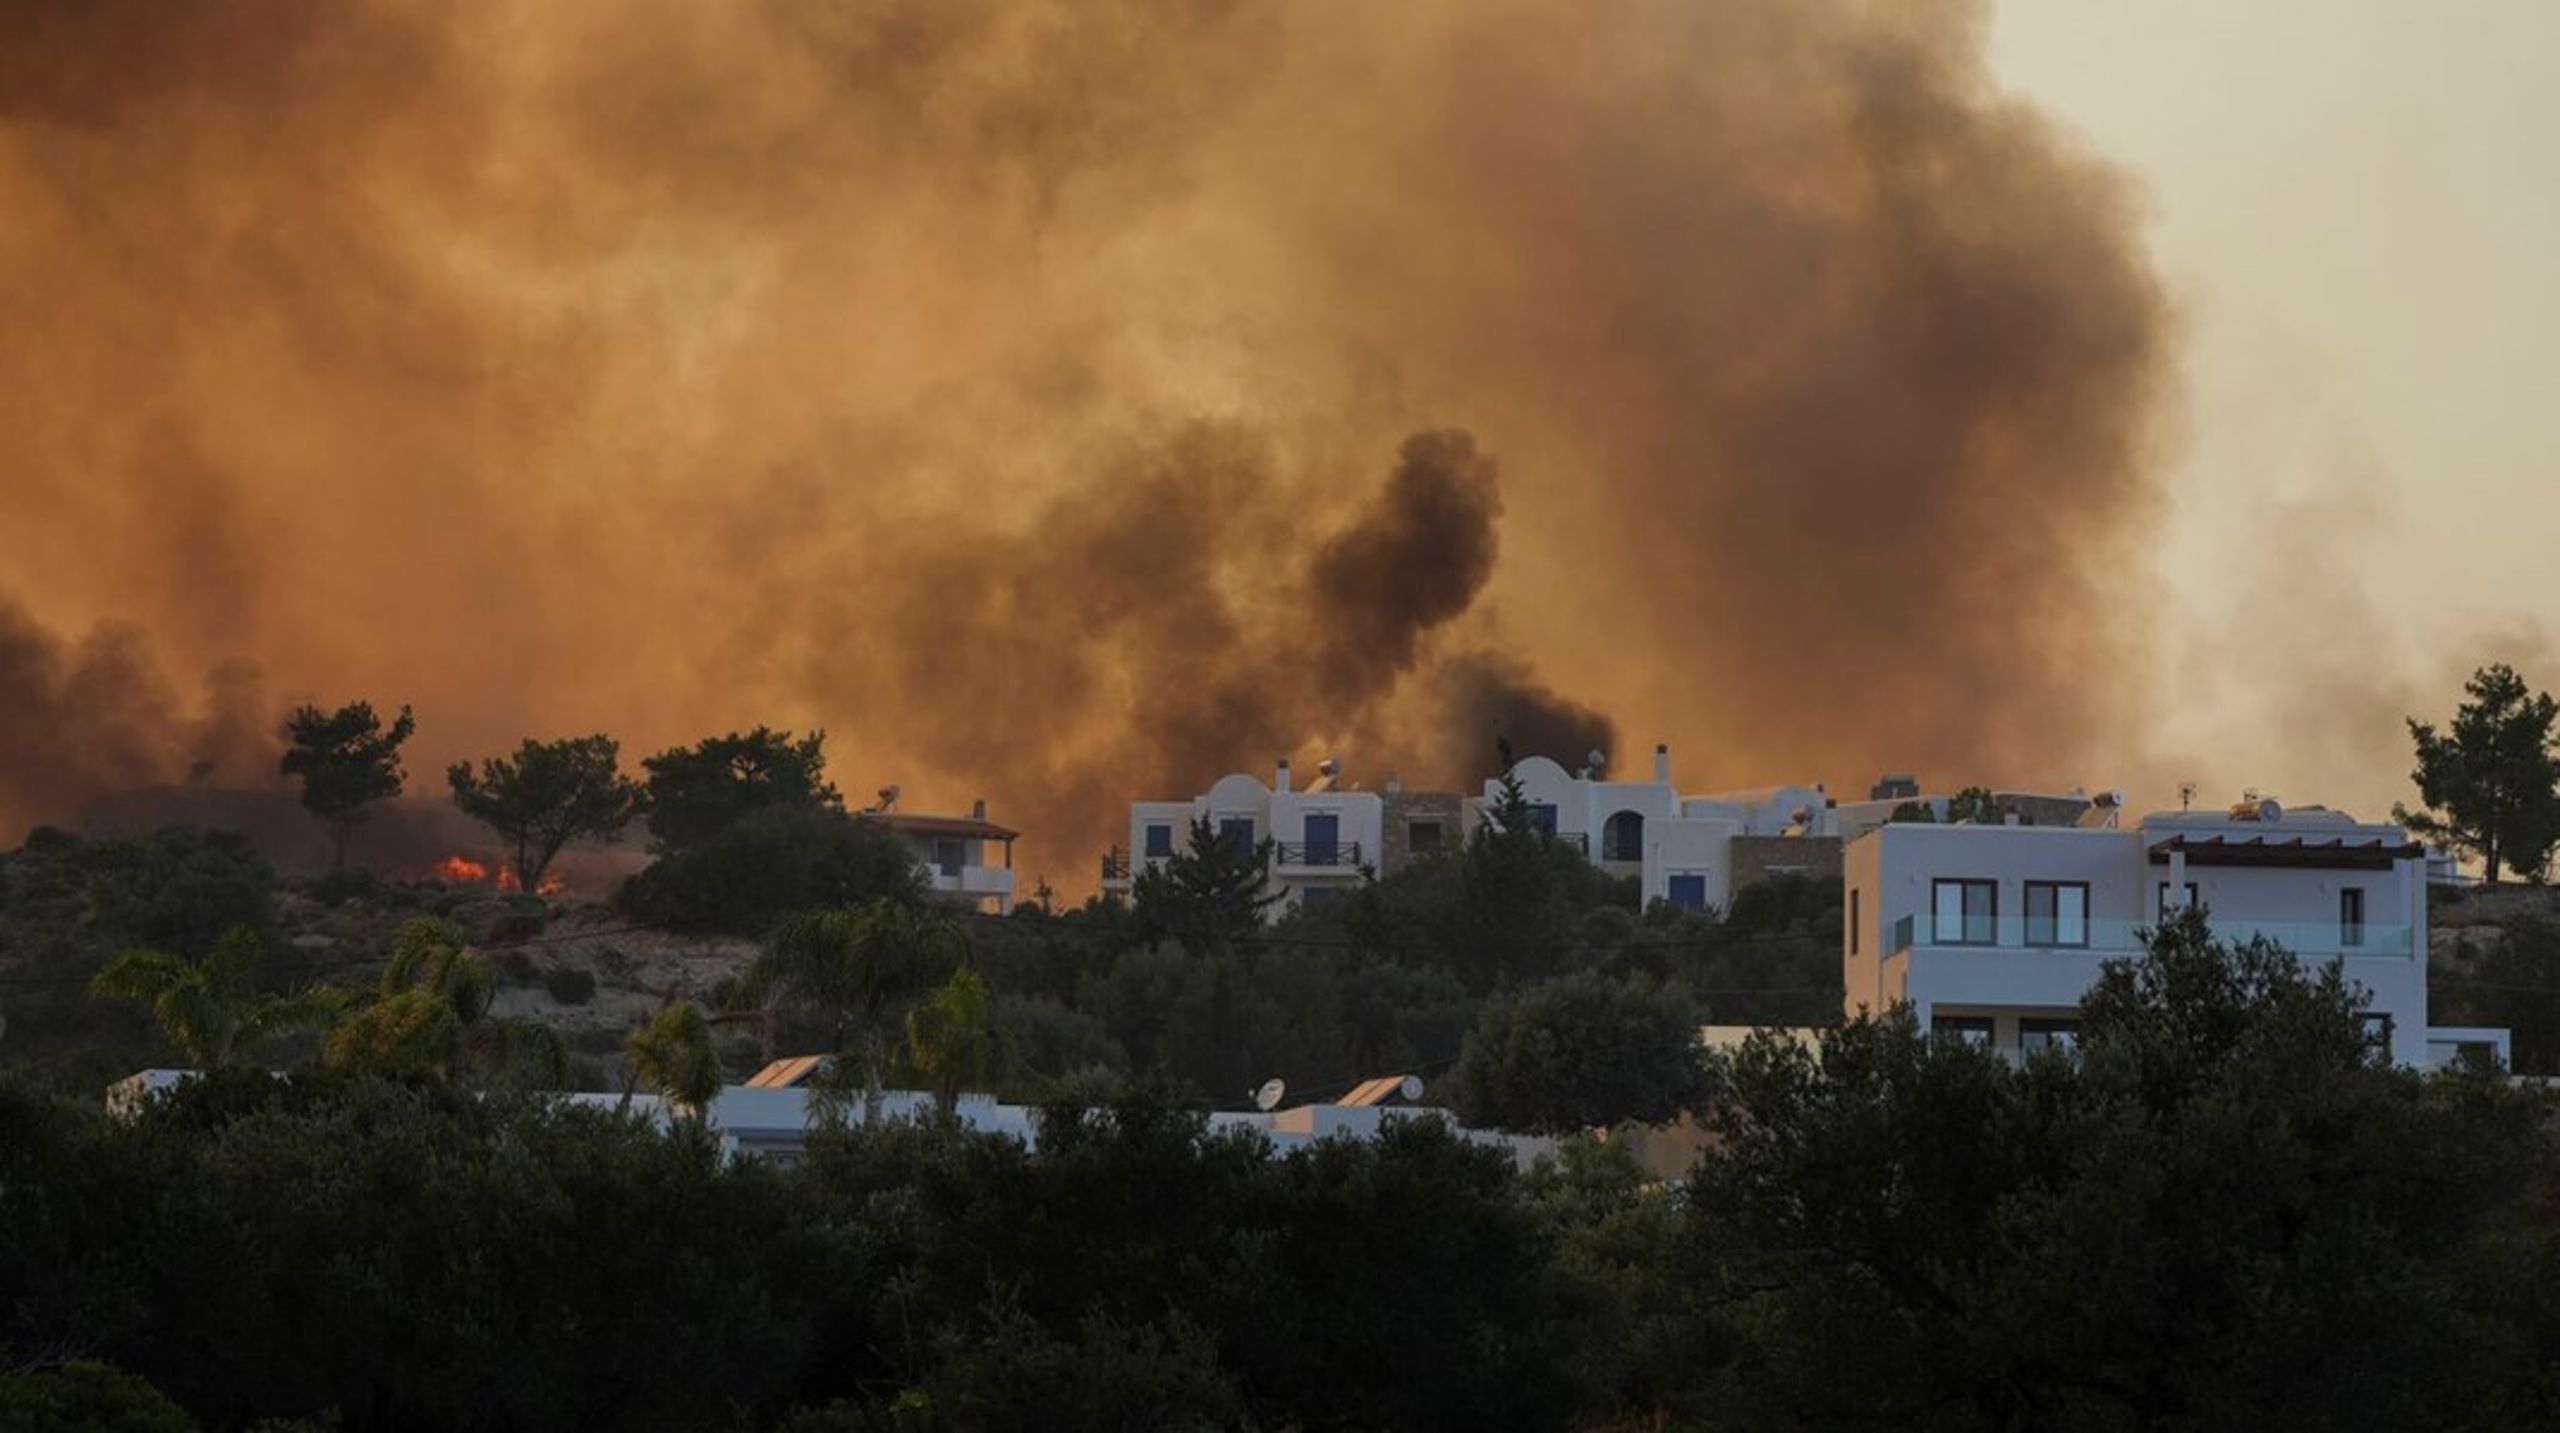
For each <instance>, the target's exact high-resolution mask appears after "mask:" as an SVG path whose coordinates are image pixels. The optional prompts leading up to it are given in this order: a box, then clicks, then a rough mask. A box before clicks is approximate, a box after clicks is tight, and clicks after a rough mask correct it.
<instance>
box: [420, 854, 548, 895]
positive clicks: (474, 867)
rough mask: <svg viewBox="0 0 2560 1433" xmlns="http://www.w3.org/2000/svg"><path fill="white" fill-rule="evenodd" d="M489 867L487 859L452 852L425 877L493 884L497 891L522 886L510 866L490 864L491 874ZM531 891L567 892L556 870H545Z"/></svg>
mask: <svg viewBox="0 0 2560 1433" xmlns="http://www.w3.org/2000/svg"><path fill="white" fill-rule="evenodd" d="M492 870H493V867H492V866H491V864H490V863H489V862H486V861H475V860H473V859H471V858H470V857H469V856H465V855H463V854H461V853H460V852H455V853H454V854H452V855H449V856H447V857H445V858H444V859H443V860H441V861H438V862H436V864H435V866H434V868H433V869H432V870H430V871H429V872H428V879H431V880H438V881H442V882H444V883H445V884H446V885H449V886H495V887H496V888H498V889H499V890H501V891H521V890H523V889H524V882H523V881H522V880H520V879H518V878H517V876H516V872H515V868H514V867H513V866H510V865H507V864H506V863H505V862H499V863H497V864H496V866H495V867H494V870H495V874H494V875H493V874H492ZM533 893H534V894H535V895H538V896H565V895H567V894H568V893H569V883H568V882H567V881H564V880H562V879H560V874H559V872H557V871H545V872H544V873H543V875H542V879H541V880H539V881H536V882H535V883H534V887H533Z"/></svg>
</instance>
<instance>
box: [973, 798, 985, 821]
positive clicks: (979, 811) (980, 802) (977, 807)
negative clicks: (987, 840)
mask: <svg viewBox="0 0 2560 1433" xmlns="http://www.w3.org/2000/svg"><path fill="white" fill-rule="evenodd" d="M969 819H970V820H972V821H984V820H986V819H987V798H985V797H983V796H981V797H979V798H978V799H977V800H975V801H972V802H970V803H969Z"/></svg>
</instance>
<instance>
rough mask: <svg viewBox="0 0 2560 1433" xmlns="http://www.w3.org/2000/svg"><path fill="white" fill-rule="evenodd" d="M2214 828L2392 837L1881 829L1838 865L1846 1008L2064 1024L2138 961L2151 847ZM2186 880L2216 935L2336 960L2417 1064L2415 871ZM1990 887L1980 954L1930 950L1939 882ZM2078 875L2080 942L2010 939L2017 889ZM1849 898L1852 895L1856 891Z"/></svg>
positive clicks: (2339, 828)
mask: <svg viewBox="0 0 2560 1433" xmlns="http://www.w3.org/2000/svg"><path fill="white" fill-rule="evenodd" d="M2180 832H2183V833H2185V834H2188V835H2190V836H2206V835H2213V834H2221V835H2224V836H2226V837H2228V838H2232V839H2246V838H2248V837H2252V836H2255V837H2261V838H2264V839H2268V840H2290V839H2292V838H2294V837H2296V836H2305V837H2309V838H2311V839H2315V840H2324V839H2329V838H2331V837H2341V836H2343V837H2345V838H2347V839H2350V840H2373V839H2381V840H2387V841H2396V840H2398V839H2399V834H2398V832H2397V831H2396V830H2394V829H2393V828H2389V827H2375V826H2353V825H2342V824H2340V823H2339V822H2337V821H2336V820H2334V819H2331V820H2326V821H2315V822H2312V823H2307V824H2305V825H2301V826H2297V825H2294V824H2292V823H2282V822H2279V823H2258V822H2238V823H2233V822H2226V821H2222V820H2220V819H2219V818H2209V819H2202V820H2199V819H2196V818H2187V819H2183V820H2180V821H2177V822H2173V823H2165V824H2155V822H2154V821H2152V820H2150V819H2146V821H2145V823H2144V825H2143V826H2140V827H2136V828H2134V829H2132V830H2104V829H2082V828H2077V827H2053V826H1970V825H1964V826H1944V825H1918V824H1911V825H1888V826H1883V827H1879V828H1877V829H1876V830H1874V831H1872V832H1870V833H1868V834H1867V835H1865V836H1862V837H1860V838H1858V839H1857V840H1855V841H1853V842H1852V843H1851V844H1850V845H1849V847H1848V849H1847V851H1846V853H1845V855H1844V865H1843V869H1844V876H1845V881H1846V885H1847V888H1848V890H1847V892H1844V898H1846V899H1848V900H1850V901H1851V902H1852V903H1853V904H1854V905H1855V906H1856V908H1857V927H1856V929H1857V931H1858V942H1857V943H1858V948H1857V949H1856V950H1855V951H1852V950H1850V949H1849V937H1848V935H1847V933H1846V932H1845V931H1844V933H1843V936H1842V951H1841V961H1842V966H1841V969H1842V977H1843V981H1844V985H1845V989H1844V993H1843V1005H1844V1007H1845V1009H1846V1011H1847V1012H1848V1013H1851V1014H1854V1013H1856V1012H1857V1011H1858V1010H1859V1009H1861V1008H1866V1009H1871V1010H1881V1009H1882V1008H1884V1007H1885V1006H1886V1005H1888V1004H1890V1003H1892V1001H1894V1000H1895V999H1904V1000H1908V1001H1909V1002H1910V1004H1911V1005H1912V1007H1913V1008H1914V1010H1915V1012H1917V1013H1918V1014H1919V1015H1920V1017H1921V1018H1922V1019H1923V1021H1924V1022H1925V1021H1927V1020H1928V1019H1929V1018H1931V1017H1932V1016H1950V1015H1975V1014H1979V1015H1989V1016H1992V1017H1993V1018H1994V1019H1995V1020H1996V1021H1997V1022H1998V1033H1997V1035H1996V1036H1995V1039H1997V1040H1999V1041H2003V1042H2006V1043H2010V1044H2014V1043H2015V1041H2016V1038H2017V1021H2018V1019H2019V1018H2021V1017H2022V1016H2025V1015H2030V1014H2039V1013H2046V1014H2053V1015H2058V1016H2060V1015H2067V1014H2068V1013H2069V1012H2070V1010H2071V1009H2072V1007H2074V1006H2076V1005H2077V1004H2078V1002H2079V1000H2080V998H2081V996H2082V995H2083V994H2085V993H2086V991H2087V989H2088V987H2089V985H2090V983H2091V982H2093V981H2094V980H2095V979H2096V978H2097V975H2098V970H2099V967H2100V966H2101V964H2102V963H2103V962H2104V961H2105V960H2106V959H2108V958H2110V957H2123V956H2128V955H2132V954H2135V953H2137V952H2138V951H2139V948H2140V947H2139V944H2138V942H2137V940H2136V938H2135V937H2136V933H2137V930H2138V928H2140V927H2144V926H2149V925H2151V924H2153V923H2154V922H2155V921H2156V919H2157V915H2158V910H2157V903H2158V900H2159V888H2160V886H2161V884H2162V883H2164V882H2167V881H2169V880H2171V878H2172V877H2171V868H2170V867H2169V866H2168V865H2166V864H2155V863H2154V862H2152V861H2151V859H2150V851H2151V849H2152V846H2153V844H2154V843H2155V842H2157V841H2160V840H2162V839H2165V838H2166V837H2167V836H2169V835H2171V834H2177V833H2180ZM2185 877H2186V879H2187V880H2188V881H2189V882H2192V883H2193V884H2194V885H2195V886H2196V888H2197V889H2196V895H2197V899H2198V900H2199V901H2200V902H2201V903H2202V904H2203V905H2205V906H2206V907H2207V909H2208V910H2209V912H2210V913H2211V917H2212V920H2213V924H2214V927H2215V929H2216V931H2217V933H2218V934H2221V935H2222V936H2224V937H2225V938H2227V939H2245V938H2247V937H2248V936H2250V935H2252V934H2256V933H2261V932H2263V933H2265V934H2267V935H2269V936H2270V937H2271V938H2274V939H2276V940H2278V941H2279V942H2280V943H2283V944H2285V945H2286V946H2287V947H2288V948H2289V949H2293V950H2295V951H2296V952H2297V953H2300V954H2302V955H2303V956H2304V958H2305V960H2306V962H2307V963H2312V964H2322V963H2325V962H2326V961H2327V960H2328V959H2329V958H2330V957H2331V955H2332V954H2333V953H2334V954H2344V956H2345V958H2344V961H2343V967H2342V968H2343V972H2344V974H2345V975H2346V977H2347V979H2348V980H2349V981H2350V982H2351V983H2353V984H2355V985H2356V986H2358V987H2360V988H2361V989H2363V990H2364V991H2365V992H2366V993H2367V994H2368V995H2370V997H2371V999H2372V1009H2373V1010H2374V1011H2375V1012H2377V1013H2381V1014H2387V1015H2389V1016H2390V1017H2391V1022H2392V1026H2391V1046H2392V1057H2393V1058H2394V1059H2395V1060H2397V1061H2400V1062H2402V1063H2408V1064H2418V1063H2423V1062H2425V1061H2426V1060H2427V1058H2428V1053H2429V1051H2428V1036H2427V1007H2426V959H2425V953H2426V935H2425V918H2426V916H2425V891H2426V887H2425V883H2424V864H2423V861H2421V860H2418V859H2414V858H2413V859H2407V860H2401V861H2398V862H2396V863H2395V864H2394V865H2393V867H2392V868H2391V869H2389V870H2381V871H2363V870H2351V869H2344V868H2316V867H2315V868H2309V869H2296V868H2256V867H2251V868H2239V867H2229V866H2209V865H2203V864H2190V865H2188V866H2187V867H2186V871H2185ZM1958 879H1971V880H1989V881H1992V882H1994V883H1995V884H1996V887H1997V891H1998V897H1997V902H1998V903H1997V908H1996V925H1995V932H1996V934H1995V944H1994V946H1993V947H1992V948H1978V947H1965V946H1959V945H1938V944H1936V943H1935V941H1934V939H1933V936H1932V922H1931V909H1930V908H1931V902H1932V900H1933V894H1934V883H1935V882H1936V881H1939V880H1958ZM2041 880H2050V881H2077V882H2082V883H2085V884H2086V885H2087V886H2088V888H2089V920H2090V926H2091V929H2090V942H2091V943H2090V947H2089V948H2088V949H2085V950H2079V949H2059V950H2057V949H2034V948H2027V947H2025V945H2024V940H2023V933H2024V932H2023V927H2024V918H2025V911H2026V891H2025V887H2026V883H2027V882H2028V881H2041ZM2345 886H2356V887H2360V888H2362V889H2363V890H2364V891H2365V893H2366V894H2365V922H2366V927H2367V945H2366V946H2365V947H2364V949H2366V950H2368V951H2370V952H2371V953H2369V954H2354V953H2352V952H2347V951H2346V950H2345V948H2344V947H2343V946H2342V945H2341V944H2340V943H2339V942H2338V940H2337V933H2338V917H2339V897H2338V892H2339V890H2340V889H2341V888H2342V887H2345ZM1850 893H1854V894H1853V895H1852V894H1850ZM1906 917H1907V918H1910V919H1911V921H1912V929H1913V938H1912V940H1911V942H1910V948H1909V949H1908V950H1907V951H1896V950H1895V949H1893V944H1894V941H1893V935H1894V931H1895V928H1896V925H1897V923H1898V922H1900V921H1901V920H1903V919H1904V918H1906Z"/></svg>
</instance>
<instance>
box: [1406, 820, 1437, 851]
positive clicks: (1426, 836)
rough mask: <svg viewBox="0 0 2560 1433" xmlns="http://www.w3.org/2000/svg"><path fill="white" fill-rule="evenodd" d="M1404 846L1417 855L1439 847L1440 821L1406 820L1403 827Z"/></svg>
mask: <svg viewBox="0 0 2560 1433" xmlns="http://www.w3.org/2000/svg"><path fill="white" fill-rule="evenodd" d="M1404 848H1405V849H1406V850H1408V851H1410V852H1412V853H1413V854H1415V855H1417V856H1419V855H1422V854H1423V853H1425V852H1428V851H1437V850H1439V849H1440V823H1439V822H1437V821H1408V822H1406V823H1405V828H1404Z"/></svg>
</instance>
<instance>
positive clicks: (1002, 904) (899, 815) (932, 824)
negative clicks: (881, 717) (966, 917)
mask: <svg viewBox="0 0 2560 1433" xmlns="http://www.w3.org/2000/svg"><path fill="white" fill-rule="evenodd" d="M896 791H897V788H896V787H894V786H891V787H884V788H883V789H882V790H881V793H880V795H881V804H880V805H879V806H876V807H874V808H872V809H870V810H868V811H862V812H858V813H856V814H858V815H859V816H860V817H861V819H863V820H865V821H869V822H872V823H874V824H876V825H879V826H881V827H882V828H884V829H886V830H887V831H889V832H890V833H891V834H893V835H895V836H897V837H898V838H899V839H900V840H903V841H905V842H906V843H907V848H908V849H909V850H910V851H913V852H914V853H915V858H916V864H917V865H919V866H922V867H923V868H924V873H925V881H926V883H927V884H928V885H930V886H931V887H932V889H933V890H934V892H935V893H936V894H938V895H941V896H944V897H946V898H948V899H950V900H952V901H955V902H957V903H959V904H961V905H966V906H972V907H978V908H985V907H988V906H992V907H994V909H995V913H996V914H997V915H1004V914H1007V913H1009V912H1010V911H1012V909H1013V843H1014V839H1015V838H1016V837H1018V836H1020V835H1021V834H1022V833H1021V832H1019V831H1016V830H1014V829H1012V828H1011V827H1007V826H999V825H997V824H996V823H995V822H993V821H990V820H988V819H987V803H986V802H984V801H980V802H978V803H976V804H975V805H974V806H973V807H971V808H970V811H969V814H968V815H966V816H927V815H922V814H919V813H915V812H909V811H899V810H895V809H893V804H894V803H895V801H896V800H897V797H896V795H895V793H896ZM998 846H1001V847H1003V848H1004V850H1003V854H1002V856H1001V858H1000V861H1001V864H999V859H997V858H993V857H994V848H995V847H998Z"/></svg>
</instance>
